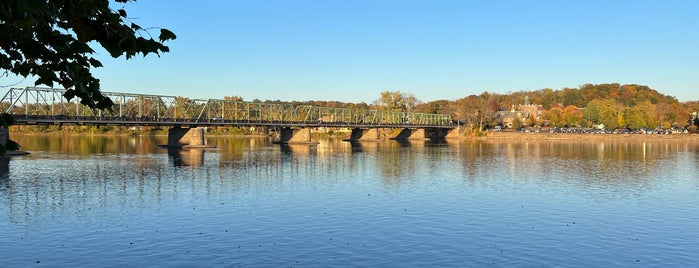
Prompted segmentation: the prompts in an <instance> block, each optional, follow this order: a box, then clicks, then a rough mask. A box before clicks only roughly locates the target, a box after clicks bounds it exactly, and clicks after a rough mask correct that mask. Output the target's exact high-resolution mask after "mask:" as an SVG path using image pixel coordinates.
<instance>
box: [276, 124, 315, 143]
mask: <svg viewBox="0 0 699 268" xmlns="http://www.w3.org/2000/svg"><path fill="white" fill-rule="evenodd" d="M275 143H280V144H294V143H295V144H304V143H305V144H314V143H318V142H313V141H311V129H310V128H290V127H284V128H282V129H281V132H280V133H279V141H277V142H275Z"/></svg>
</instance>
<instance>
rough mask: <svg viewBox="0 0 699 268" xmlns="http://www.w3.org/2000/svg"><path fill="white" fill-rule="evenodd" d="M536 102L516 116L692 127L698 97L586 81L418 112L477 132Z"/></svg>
mask: <svg viewBox="0 0 699 268" xmlns="http://www.w3.org/2000/svg"><path fill="white" fill-rule="evenodd" d="M527 106H529V107H531V106H533V107H536V110H537V112H536V113H535V114H529V116H527V118H517V119H516V120H517V121H519V122H518V123H519V125H518V126H539V127H582V128H592V127H604V128H606V129H615V128H630V129H641V128H646V129H655V128H664V129H669V128H685V127H686V128H688V129H690V130H696V128H697V124H699V122H694V121H696V120H695V117H696V114H693V113H695V112H696V111H699V101H694V102H685V103H681V102H679V101H678V100H677V99H676V98H675V97H672V96H668V95H664V94H662V93H660V92H658V91H657V90H654V89H652V88H650V87H648V86H645V85H636V84H627V85H622V84H617V83H611V84H596V85H595V84H585V85H582V86H580V87H579V88H563V89H560V90H553V89H549V88H545V89H540V90H535V91H518V92H513V93H508V94H496V93H489V92H483V93H481V94H480V95H470V96H466V97H463V98H460V99H457V100H453V101H451V100H437V101H430V102H426V103H421V104H420V105H418V106H417V107H415V109H414V111H415V112H426V113H447V114H451V115H452V117H453V118H454V120H457V121H458V122H459V123H461V124H465V125H467V126H471V127H473V128H474V129H477V130H478V131H482V130H483V129H484V128H488V127H493V126H497V125H502V122H501V118H498V116H500V115H502V114H503V113H502V112H505V111H511V110H523V109H524V107H527Z"/></svg>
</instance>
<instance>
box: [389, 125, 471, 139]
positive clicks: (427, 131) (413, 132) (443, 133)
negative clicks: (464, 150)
mask: <svg viewBox="0 0 699 268" xmlns="http://www.w3.org/2000/svg"><path fill="white" fill-rule="evenodd" d="M456 135H458V131H454V130H451V129H446V128H434V127H428V128H404V129H402V130H401V131H400V133H399V134H398V135H397V136H396V137H395V139H396V140H433V141H438V140H443V139H444V138H446V137H454V136H456Z"/></svg>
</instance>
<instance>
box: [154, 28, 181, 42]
mask: <svg viewBox="0 0 699 268" xmlns="http://www.w3.org/2000/svg"><path fill="white" fill-rule="evenodd" d="M158 38H159V39H160V42H165V41H167V40H175V38H177V36H176V35H175V33H173V32H171V31H170V30H168V29H160V37H158Z"/></svg>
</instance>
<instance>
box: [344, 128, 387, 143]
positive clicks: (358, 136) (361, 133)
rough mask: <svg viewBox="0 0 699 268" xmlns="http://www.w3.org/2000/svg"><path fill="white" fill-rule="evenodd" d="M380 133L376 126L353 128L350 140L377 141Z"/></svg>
mask: <svg viewBox="0 0 699 268" xmlns="http://www.w3.org/2000/svg"><path fill="white" fill-rule="evenodd" d="M380 139H381V133H380V132H379V129H378V128H353V129H352V134H350V138H349V140H350V141H378V140H380Z"/></svg>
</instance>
